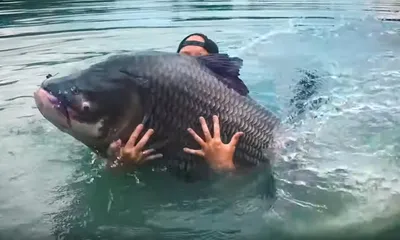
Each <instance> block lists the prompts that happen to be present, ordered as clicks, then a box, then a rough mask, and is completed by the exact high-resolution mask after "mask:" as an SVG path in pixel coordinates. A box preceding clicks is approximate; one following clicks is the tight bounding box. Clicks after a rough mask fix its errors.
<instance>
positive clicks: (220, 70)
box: [196, 54, 249, 95]
mask: <svg viewBox="0 0 400 240" xmlns="http://www.w3.org/2000/svg"><path fill="white" fill-rule="evenodd" d="M196 59H197V60H198V61H199V62H200V63H202V64H204V66H206V67H207V68H208V69H209V70H211V71H212V72H213V73H214V74H215V75H216V77H217V79H218V80H219V81H221V82H222V83H224V84H225V85H226V86H228V87H229V88H232V89H233V90H235V91H236V92H238V93H239V94H241V95H247V94H248V93H249V89H248V88H247V86H246V84H244V82H243V81H242V79H240V78H239V75H240V69H241V67H242V66H243V60H242V59H241V58H238V57H230V56H229V55H228V54H210V55H205V56H198V57H196Z"/></svg>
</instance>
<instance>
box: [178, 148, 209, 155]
mask: <svg viewBox="0 0 400 240" xmlns="http://www.w3.org/2000/svg"><path fill="white" fill-rule="evenodd" d="M183 151H184V152H186V153H189V154H193V155H197V156H200V157H204V155H205V154H204V152H203V150H195V149H191V148H183Z"/></svg>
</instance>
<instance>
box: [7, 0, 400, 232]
mask: <svg viewBox="0 0 400 240" xmlns="http://www.w3.org/2000/svg"><path fill="white" fill-rule="evenodd" d="M398 10H399V4H398V2H396V1H351V2H349V1H327V0H326V1H281V2H278V1H251V0H248V1H236V0H231V1H222V0H220V1H199V0H198V1H183V0H181V1H179V0H175V1H167V0H164V1H127V0H126V1H124V0H119V1H118V0H115V1H111V0H110V1H105V0H103V1H91V0H85V1H82V0H74V1H66V0H64V1H63V0H52V1H49V0H47V1H28V0H26V1H2V2H0V56H1V57H0V117H1V119H2V124H1V125H0V138H1V139H2V142H1V144H0V152H1V155H0V156H1V158H0V159H1V161H0V169H1V174H0V189H1V191H2V194H1V195H0V203H1V204H0V218H1V220H2V221H1V224H0V236H1V237H4V238H6V237H8V239H13V238H18V237H16V235H17V236H19V237H20V238H24V237H25V238H29V239H32V238H38V239H43V238H41V237H42V236H49V235H51V234H55V235H57V236H59V237H60V238H63V239H74V238H75V239H76V238H77V237H82V236H83V237H86V239H100V238H101V239H114V238H115V239H124V238H132V237H135V236H136V238H135V239H182V238H183V239H231V238H234V237H237V238H240V239H243V237H248V238H255V239H261V238H266V237H268V236H269V237H271V238H274V239H279V238H281V239H282V238H284V237H288V236H290V235H296V234H297V236H298V238H297V239H300V238H302V237H303V238H304V239H310V236H316V235H318V234H319V236H318V237H316V239H321V236H324V237H326V236H331V237H337V238H338V239H344V238H346V237H348V238H352V239H354V236H353V235H357V234H358V235H360V234H364V236H369V237H370V236H373V235H374V234H380V232H384V231H386V232H387V234H389V233H391V234H392V235H394V234H396V231H398V226H397V225H396V222H398V221H399V217H398V215H399V213H400V210H399V209H398V207H396V206H397V205H396V204H395V203H396V202H398V192H399V189H398V186H399V183H398V181H399V180H398V179H399V178H398V176H399V173H400V171H399V161H398V154H397V152H398V151H397V149H398V148H399V146H398V145H397V143H398V141H397V139H399V136H400V131H399V130H398V124H397V122H398V120H397V119H399V113H400V111H399V109H398V106H399V104H398V101H397V100H398V99H397V97H396V96H397V92H398V90H399V89H400V88H399V86H400V85H399V84H398V78H399V77H400V74H399V71H398V66H399V53H400V49H399V48H398V45H397V43H398V42H399V40H400V39H399V37H398V34H396V33H397V31H398V30H399V25H398V23H397V22H396V21H380V20H379V19H386V20H396V19H397V18H398ZM375 18H378V19H375ZM191 32H204V33H206V34H208V35H209V36H210V37H211V38H213V39H215V40H216V42H218V44H219V45H220V49H221V51H223V52H228V53H231V54H233V55H239V56H240V57H242V58H243V59H244V68H243V70H242V76H243V79H244V80H245V82H246V84H247V85H248V86H249V88H250V90H251V94H252V96H253V97H254V98H256V99H257V100H258V101H259V102H261V103H262V104H264V105H266V106H267V107H269V108H271V109H272V110H273V111H274V112H276V113H277V114H279V115H281V116H285V115H286V114H288V105H289V102H290V99H291V98H292V97H293V94H294V92H295V91H296V90H295V89H296V83H298V82H299V79H302V78H304V77H305V76H306V75H307V74H308V73H313V74H316V75H317V76H318V81H319V82H320V85H319V88H318V92H317V93H315V94H314V95H313V96H311V98H312V99H311V100H312V102H313V103H314V104H315V103H318V102H319V101H322V102H323V104H320V107H319V108H317V109H314V110H312V111H310V110H306V111H305V112H304V113H303V114H302V115H301V121H300V122H299V125H298V126H297V128H296V129H293V135H294V137H296V138H297V142H298V144H297V145H295V146H293V149H292V148H289V149H287V151H286V152H285V154H284V155H283V156H282V159H280V160H279V161H278V162H277V163H276V167H275V169H274V170H275V176H276V179H277V181H276V185H271V184H267V183H270V182H271V181H268V179H265V178H266V176H268V174H263V173H259V174H256V175H254V176H252V177H246V178H234V179H228V180H221V181H218V182H214V183H212V184H209V183H195V184H186V183H182V182H179V181H177V180H176V179H174V178H172V177H171V176H169V175H165V176H163V175H160V174H156V173H152V172H144V173H143V172H141V173H137V175H127V174H123V173H119V172H109V171H105V170H104V169H103V167H102V165H101V164H100V163H99V162H97V161H94V157H93V156H92V155H91V153H90V152H89V151H88V150H87V149H86V148H85V147H83V146H82V145H81V144H79V143H78V142H77V141H75V140H74V139H72V138H71V137H69V136H67V135H65V134H63V133H61V132H59V131H57V130H56V129H54V128H53V127H52V126H51V125H50V124H49V123H47V122H46V121H45V120H44V119H43V118H42V117H41V116H40V114H39V113H38V111H37V109H36V108H35V107H34V104H33V100H32V98H31V97H29V96H31V95H32V92H33V91H34V90H35V89H36V88H37V85H38V84H40V82H41V81H42V80H44V79H45V78H46V75H47V74H49V73H51V74H52V75H55V74H64V73H68V72H70V71H71V70H73V69H77V68H78V69H79V68H84V67H85V66H87V65H89V64H91V63H93V62H96V61H99V60H100V59H103V58H104V57H105V56H107V55H108V54H110V53H121V52H125V51H132V50H142V49H155V50H165V51H175V50H176V47H177V44H178V43H179V41H180V40H181V38H182V37H183V36H185V35H186V34H188V33H191ZM275 187H276V192H275V193H276V195H272V196H271V195H268V194H266V193H271V192H274V191H272V190H271V189H274V188H275ZM272 203H273V205H272V206H271V204H272ZM378 218H380V219H378ZM376 219H378V220H376ZM299 234H300V235H299ZM260 236H261V237H260ZM381 237H382V239H383V238H384V237H383V236H382V235H381ZM364 239H367V237H365V238H364Z"/></svg>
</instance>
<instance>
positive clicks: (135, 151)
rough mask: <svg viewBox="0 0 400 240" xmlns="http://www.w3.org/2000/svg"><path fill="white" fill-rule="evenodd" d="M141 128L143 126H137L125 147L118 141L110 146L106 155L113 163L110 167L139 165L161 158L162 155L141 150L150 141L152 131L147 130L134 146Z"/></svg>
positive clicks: (148, 150)
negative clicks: (124, 164) (126, 164)
mask: <svg viewBox="0 0 400 240" xmlns="http://www.w3.org/2000/svg"><path fill="white" fill-rule="evenodd" d="M143 127H144V126H143V124H139V125H138V126H137V127H136V128H135V130H134V131H133V133H132V134H131V136H130V137H129V140H128V142H127V143H126V144H125V146H122V143H121V140H120V139H119V140H117V141H114V142H112V143H111V144H110V146H109V148H108V151H107V153H108V156H109V159H110V160H112V162H113V163H114V164H113V165H112V166H111V167H115V166H116V165H117V164H121V163H122V164H123V163H130V164H134V165H140V164H142V163H144V162H145V161H148V160H153V159H156V158H160V157H162V154H154V152H155V150H154V149H147V150H144V151H143V148H144V146H145V145H146V143H147V141H148V140H149V139H150V136H151V135H152V134H153V133H154V130H153V129H149V130H147V132H146V133H145V134H144V135H143V137H142V138H141V139H140V141H139V142H138V143H137V144H136V145H135V143H136V141H137V139H138V137H139V134H140V133H141V132H142V130H143ZM115 160H116V161H115Z"/></svg>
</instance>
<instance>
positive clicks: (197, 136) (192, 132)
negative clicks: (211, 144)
mask: <svg viewBox="0 0 400 240" xmlns="http://www.w3.org/2000/svg"><path fill="white" fill-rule="evenodd" d="M188 131H189V133H190V135H192V136H193V138H194V140H196V142H197V143H198V144H200V146H204V144H205V142H204V141H203V139H201V137H200V136H199V135H197V133H196V132H195V131H194V130H193V129H191V128H188Z"/></svg>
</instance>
